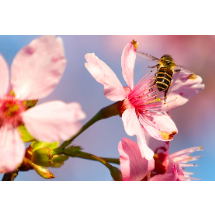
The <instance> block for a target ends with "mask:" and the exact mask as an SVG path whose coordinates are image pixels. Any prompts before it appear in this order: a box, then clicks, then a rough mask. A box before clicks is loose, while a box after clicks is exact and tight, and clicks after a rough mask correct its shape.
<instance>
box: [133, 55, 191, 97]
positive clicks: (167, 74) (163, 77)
mask: <svg viewBox="0 0 215 215" xmlns="http://www.w3.org/2000/svg"><path fill="white" fill-rule="evenodd" d="M137 55H139V56H140V57H143V58H145V59H147V60H152V61H157V62H158V64H157V65H155V66H152V67H150V66H149V68H155V67H157V72H156V73H155V80H154V83H153V85H154V84H156V85H157V88H158V90H159V91H163V92H164V98H165V101H166V98H167V97H166V95H167V93H168V91H169V88H170V85H171V81H172V76H173V74H174V72H180V71H181V69H183V70H186V71H188V72H190V71H189V70H188V69H186V68H184V67H182V66H179V65H176V64H175V62H174V60H173V59H172V57H171V56H170V55H167V54H166V55H163V56H162V57H161V58H160V59H158V58H156V57H153V56H151V55H149V54H146V53H142V52H138V51H137ZM175 67H177V68H179V69H175ZM190 73H191V72H190Z"/></svg>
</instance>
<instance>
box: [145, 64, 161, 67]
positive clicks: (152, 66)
mask: <svg viewBox="0 0 215 215" xmlns="http://www.w3.org/2000/svg"><path fill="white" fill-rule="evenodd" d="M155 67H159V64H157V65H155V66H148V68H155Z"/></svg>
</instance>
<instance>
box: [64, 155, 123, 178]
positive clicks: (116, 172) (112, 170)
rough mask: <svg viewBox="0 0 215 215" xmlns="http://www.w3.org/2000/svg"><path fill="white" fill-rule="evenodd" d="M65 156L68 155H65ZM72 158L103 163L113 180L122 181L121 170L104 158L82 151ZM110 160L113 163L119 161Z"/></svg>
mask: <svg viewBox="0 0 215 215" xmlns="http://www.w3.org/2000/svg"><path fill="white" fill-rule="evenodd" d="M65 155H67V153H65ZM68 155H69V156H71V155H70V154H68ZM72 157H80V158H84V159H88V160H95V161H99V162H100V163H102V164H103V165H105V166H106V167H107V168H108V169H109V170H110V174H111V176H112V177H113V179H114V180H115V181H122V174H121V172H120V170H119V169H118V168H116V167H114V166H112V165H110V164H109V163H108V162H107V161H106V160H104V159H103V158H100V157H97V156H96V155H93V154H90V153H86V152H81V151H80V152H78V153H77V154H75V155H73V156H72ZM108 159H109V158H108ZM110 159H111V160H112V161H114V160H118V159H112V158H110Z"/></svg>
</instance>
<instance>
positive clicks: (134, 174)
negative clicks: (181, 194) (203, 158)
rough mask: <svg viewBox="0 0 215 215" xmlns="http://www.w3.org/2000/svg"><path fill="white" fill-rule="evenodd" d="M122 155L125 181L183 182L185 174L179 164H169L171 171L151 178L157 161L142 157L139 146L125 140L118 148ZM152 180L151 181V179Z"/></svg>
mask: <svg viewBox="0 0 215 215" xmlns="http://www.w3.org/2000/svg"><path fill="white" fill-rule="evenodd" d="M118 150H119V154H120V169H121V173H122V179H123V181H143V180H144V181H146V180H149V181H183V180H184V174H183V171H182V169H181V168H180V166H179V165H178V164H177V163H171V166H170V163H169V168H170V171H169V172H167V173H165V174H158V175H155V176H153V177H151V178H150V173H151V172H152V171H153V170H154V168H155V161H154V159H153V158H152V159H151V160H146V159H145V158H143V157H142V155H141V153H140V150H139V148H138V146H137V144H136V143H135V142H134V141H132V140H130V139H127V138H123V139H122V140H121V141H120V142H119V146H118ZM149 178H150V179H149Z"/></svg>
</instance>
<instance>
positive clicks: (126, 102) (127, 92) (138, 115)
mask: <svg viewBox="0 0 215 215" xmlns="http://www.w3.org/2000/svg"><path fill="white" fill-rule="evenodd" d="M136 48H137V43H136V42H135V41H133V42H131V43H128V44H127V45H126V46H125V48H124V50H123V53H122V58H121V65H122V74H123V77H124V79H125V81H126V83H127V84H128V87H123V86H122V85H121V83H120V82H119V80H118V78H117V77H116V75H115V74H114V72H113V71H112V70H111V69H110V68H109V67H108V66H107V65H106V64H105V63H104V62H103V61H101V60H100V59H99V58H98V57H96V56H95V54H94V53H92V54H86V56H85V58H86V60H87V63H85V66H86V68H87V69H88V71H89V72H90V73H91V75H92V76H93V77H94V78H95V79H96V80H97V81H98V82H99V83H101V84H103V85H104V95H105V96H106V97H107V98H108V99H110V100H111V101H122V102H121V106H120V107H119V112H120V115H121V116H122V120H123V124H124V128H125V131H126V133H127V134H128V135H130V136H133V135H137V138H138V140H137V142H138V145H139V147H140V151H141V154H142V156H143V157H145V158H146V159H147V160H150V159H152V157H153V152H152V150H151V149H150V148H149V147H148V146H147V144H146V141H145V137H144V133H143V129H142V128H144V129H145V130H146V131H147V132H148V133H149V134H150V135H151V136H152V137H154V138H155V139H158V140H162V141H166V140H172V139H173V136H174V135H175V134H176V133H177V132H178V130H177V128H176V126H175V123H174V122H173V121H172V120H171V118H170V117H169V116H168V114H167V113H165V112H164V111H163V110H162V102H161V101H160V99H159V98H157V94H155V93H156V91H155V90H153V89H152V85H153V75H154V74H152V73H151V74H150V73H149V74H150V75H149V74H147V75H146V76H145V77H144V78H143V79H142V80H141V81H140V82H139V83H138V84H137V85H136V86H135V87H134V80H133V79H134V78H133V76H134V64H135V59H136ZM138 119H139V120H138ZM140 123H141V127H142V128H141V127H140Z"/></svg>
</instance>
